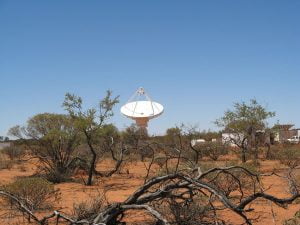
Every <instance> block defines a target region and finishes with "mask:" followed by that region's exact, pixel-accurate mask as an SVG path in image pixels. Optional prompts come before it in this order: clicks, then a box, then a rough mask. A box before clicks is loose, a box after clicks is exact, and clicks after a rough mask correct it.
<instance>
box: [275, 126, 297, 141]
mask: <svg viewBox="0 0 300 225" xmlns="http://www.w3.org/2000/svg"><path fill="white" fill-rule="evenodd" d="M294 126H295V125H294V124H275V125H274V126H273V127H272V131H273V133H274V141H275V142H279V143H283V142H285V141H287V139H289V138H291V137H293V136H300V129H295V128H293V129H292V127H294Z"/></svg>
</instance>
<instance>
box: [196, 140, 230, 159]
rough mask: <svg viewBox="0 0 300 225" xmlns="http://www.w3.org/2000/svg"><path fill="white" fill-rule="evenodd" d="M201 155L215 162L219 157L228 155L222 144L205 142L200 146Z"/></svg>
mask: <svg viewBox="0 0 300 225" xmlns="http://www.w3.org/2000/svg"><path fill="white" fill-rule="evenodd" d="M201 149H202V155H204V156H207V157H209V158H210V159H212V160H214V161H216V160H218V159H219V157H220V156H223V155H226V154H227V153H228V146H227V144H223V143H222V142H207V143H205V144H203V146H202V148H201Z"/></svg>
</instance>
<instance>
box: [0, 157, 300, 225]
mask: <svg viewBox="0 0 300 225" xmlns="http://www.w3.org/2000/svg"><path fill="white" fill-rule="evenodd" d="M261 165H262V170H263V172H270V171H272V170H273V168H277V169H278V167H280V163H279V162H277V161H262V162H261ZM112 166H113V163H111V162H110V161H108V160H106V161H103V162H102V163H101V166H98V169H99V170H109V168H111V167H112ZM35 171H36V166H35V164H33V163H32V162H25V163H22V164H16V165H14V166H13V168H11V169H10V170H7V169H3V170H0V184H1V185H3V184H7V183H10V182H13V181H14V179H16V178H17V177H25V176H30V175H33V174H34V173H35ZM145 174H146V169H145V166H144V164H143V163H142V162H135V163H126V165H125V166H124V167H123V168H122V171H121V173H120V174H114V175H113V176H112V177H109V178H99V179H97V182H96V184H95V185H94V186H91V187H87V186H85V185H84V184H81V183H62V184H56V185H55V188H57V189H59V190H60V192H61V198H60V200H59V201H58V202H57V203H56V206H55V207H56V208H59V209H61V211H63V212H65V213H71V212H72V208H73V205H74V204H75V203H80V202H82V201H85V200H87V199H89V198H91V197H93V196H96V195H97V194H99V193H106V198H107V200H108V201H109V202H110V203H113V202H121V201H123V200H125V199H126V198H127V197H128V196H129V195H130V194H131V193H133V192H134V191H135V190H136V189H137V188H138V187H139V186H140V185H141V184H143V178H144V175H145ZM77 178H80V176H79V177H77ZM263 183H264V186H265V188H266V189H268V188H270V189H268V191H267V193H269V194H273V195H276V196H277V197H287V196H288V195H289V194H288V192H287V183H286V181H285V180H284V179H282V178H280V177H276V176H272V177H265V178H263ZM251 207H253V208H255V212H252V213H249V214H248V215H250V216H251V218H257V217H259V218H258V219H257V221H255V222H254V224H257V225H258V224H270V225H271V224H278V225H279V224H282V222H283V221H284V220H285V219H288V218H291V217H293V215H294V214H295V212H296V211H298V210H300V204H292V205H289V206H288V208H287V209H283V208H280V207H278V206H277V205H275V204H271V203H270V202H267V201H263V200H257V201H256V202H255V203H254V204H252V206H251ZM272 211H273V215H274V216H272ZM0 213H1V211H0ZM132 213H133V212H132ZM131 215H132V214H131ZM221 215H222V217H223V218H224V219H225V221H227V222H228V224H233V225H237V224H242V223H243V221H242V219H241V218H240V217H239V216H237V215H235V214H234V213H233V212H231V211H229V210H226V211H223V212H221ZM146 218H148V217H147V216H146V214H144V213H140V212H134V223H131V224H146V223H145V222H143V221H145V219H146ZM127 221H128V220H127ZM130 221H133V219H132V218H130ZM0 224H25V222H23V221H19V222H12V220H11V222H10V221H8V220H5V221H4V220H2V221H1V220H0Z"/></svg>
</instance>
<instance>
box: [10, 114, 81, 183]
mask: <svg viewBox="0 0 300 225" xmlns="http://www.w3.org/2000/svg"><path fill="white" fill-rule="evenodd" d="M74 123H75V122H74V120H73V119H72V118H71V117H70V116H67V115H62V114H51V113H44V114H37V115H35V116H34V117H32V118H30V119H29V120H28V122H27V125H26V126H24V127H20V126H15V127H13V128H11V129H10V130H9V133H10V135H11V136H15V137H18V138H19V139H20V141H22V142H24V144H25V143H26V144H27V145H28V146H30V154H31V155H32V156H34V157H36V158H38V159H39V161H40V166H39V172H41V173H43V174H46V177H50V179H49V180H50V181H54V182H61V181H65V179H62V177H68V176H70V174H72V172H74V166H73V165H74V163H75V162H76V160H77V158H78V157H77V155H76V154H75V150H76V148H77V147H78V146H79V145H80V140H81V139H80V135H79V131H78V130H77V129H76V128H75V124H74ZM56 175H58V177H57V178H55V177H54V176H56Z"/></svg>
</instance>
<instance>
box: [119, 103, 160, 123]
mask: <svg viewBox="0 0 300 225" xmlns="http://www.w3.org/2000/svg"><path fill="white" fill-rule="evenodd" d="M163 111H164V107H163V106H162V105H161V104H159V103H157V102H153V101H134V102H129V103H127V104H126V105H124V106H122V107H121V113H122V114H123V115H125V116H127V117H129V118H131V119H135V118H148V119H152V118H155V117H157V116H159V115H161V114H162V113H163Z"/></svg>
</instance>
